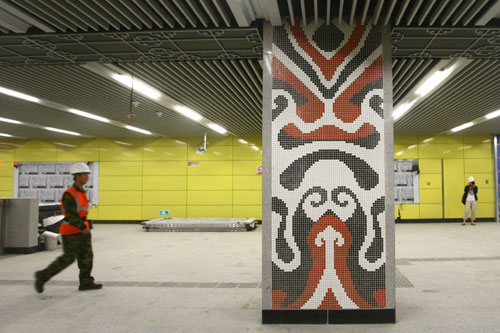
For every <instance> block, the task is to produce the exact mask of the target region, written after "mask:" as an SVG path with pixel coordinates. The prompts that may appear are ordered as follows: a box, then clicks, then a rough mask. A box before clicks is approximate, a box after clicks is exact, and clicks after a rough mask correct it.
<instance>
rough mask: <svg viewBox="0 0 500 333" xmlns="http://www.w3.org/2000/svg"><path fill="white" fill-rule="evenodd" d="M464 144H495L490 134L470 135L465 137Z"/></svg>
mask: <svg viewBox="0 0 500 333" xmlns="http://www.w3.org/2000/svg"><path fill="white" fill-rule="evenodd" d="M464 143H465V144H467V143H490V144H491V143H493V138H492V135H490V134H470V135H464Z"/></svg>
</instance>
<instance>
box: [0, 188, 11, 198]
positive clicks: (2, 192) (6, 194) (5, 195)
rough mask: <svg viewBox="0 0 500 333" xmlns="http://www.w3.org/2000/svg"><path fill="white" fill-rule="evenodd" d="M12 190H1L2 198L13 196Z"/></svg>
mask: <svg viewBox="0 0 500 333" xmlns="http://www.w3.org/2000/svg"><path fill="white" fill-rule="evenodd" d="M12 195H13V193H12V190H10V191H0V198H12Z"/></svg>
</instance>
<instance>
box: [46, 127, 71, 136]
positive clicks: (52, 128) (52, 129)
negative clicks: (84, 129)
mask: <svg viewBox="0 0 500 333" xmlns="http://www.w3.org/2000/svg"><path fill="white" fill-rule="evenodd" d="M44 129H46V130H48V131H52V132H59V133H64V134H69V135H76V136H80V133H77V132H72V131H66V130H63V129H59V128H54V127H44Z"/></svg>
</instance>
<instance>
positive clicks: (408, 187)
mask: <svg viewBox="0 0 500 333" xmlns="http://www.w3.org/2000/svg"><path fill="white" fill-rule="evenodd" d="M418 173H419V171H418V160H417V159H412V160H394V203H395V204H414V203H420V197H419V191H418V189H419V182H418Z"/></svg>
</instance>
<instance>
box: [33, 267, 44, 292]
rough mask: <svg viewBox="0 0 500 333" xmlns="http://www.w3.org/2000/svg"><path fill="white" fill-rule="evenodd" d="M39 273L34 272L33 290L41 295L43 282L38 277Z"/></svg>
mask: <svg viewBox="0 0 500 333" xmlns="http://www.w3.org/2000/svg"><path fill="white" fill-rule="evenodd" d="M40 273H41V272H40V271H36V272H35V289H36V291H37V292H38V293H39V294H41V293H43V285H44V282H43V281H42V279H41V277H40Z"/></svg>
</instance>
